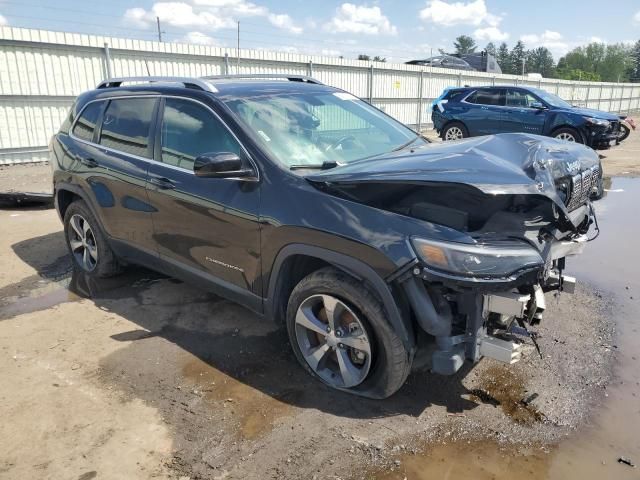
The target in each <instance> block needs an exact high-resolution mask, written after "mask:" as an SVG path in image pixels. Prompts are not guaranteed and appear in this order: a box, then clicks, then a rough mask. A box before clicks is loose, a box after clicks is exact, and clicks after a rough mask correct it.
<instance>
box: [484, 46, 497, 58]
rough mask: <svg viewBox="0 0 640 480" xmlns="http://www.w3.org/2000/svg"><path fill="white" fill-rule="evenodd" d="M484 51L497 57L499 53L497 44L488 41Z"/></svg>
mask: <svg viewBox="0 0 640 480" xmlns="http://www.w3.org/2000/svg"><path fill="white" fill-rule="evenodd" d="M484 51H485V52H487V53H488V54H489V55H491V56H493V57H495V56H496V53H497V51H496V46H495V45H494V44H493V42H489V43H487V46H486V47H484Z"/></svg>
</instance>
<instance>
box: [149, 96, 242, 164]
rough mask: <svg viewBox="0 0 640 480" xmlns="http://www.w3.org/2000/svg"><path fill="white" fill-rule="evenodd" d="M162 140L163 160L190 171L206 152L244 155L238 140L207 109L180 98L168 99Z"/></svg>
mask: <svg viewBox="0 0 640 480" xmlns="http://www.w3.org/2000/svg"><path fill="white" fill-rule="evenodd" d="M161 142H162V162H163V163H166V164H168V165H174V166H176V167H181V168H185V169H188V170H193V164H194V162H195V159H196V157H198V156H200V155H203V154H205V153H221V152H231V153H235V154H236V155H238V156H240V157H242V156H243V153H242V148H241V147H240V145H239V144H238V142H237V141H236V139H235V138H234V137H233V135H232V134H231V133H230V132H229V130H228V129H227V128H226V127H225V126H224V125H223V124H222V122H221V121H220V120H218V119H217V118H216V117H215V116H214V115H213V114H212V113H211V112H210V111H209V110H208V109H207V108H205V107H204V106H202V105H199V104H197V103H195V102H192V101H189V100H181V99H178V98H167V99H166V100H165V105H164V116H163V119H162V138H161Z"/></svg>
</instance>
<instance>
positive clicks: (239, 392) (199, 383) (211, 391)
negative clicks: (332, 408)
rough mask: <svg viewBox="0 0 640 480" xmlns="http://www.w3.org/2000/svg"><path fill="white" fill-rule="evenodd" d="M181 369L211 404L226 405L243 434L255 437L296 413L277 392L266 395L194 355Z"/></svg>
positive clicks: (197, 390)
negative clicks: (281, 419) (275, 394)
mask: <svg viewBox="0 0 640 480" xmlns="http://www.w3.org/2000/svg"><path fill="white" fill-rule="evenodd" d="M182 372H183V374H184V377H185V378H186V379H188V380H190V381H191V382H192V383H191V388H192V389H193V391H194V392H197V393H196V394H197V395H202V396H203V397H204V399H205V401H206V402H207V403H208V404H209V406H210V408H219V406H220V405H221V404H222V406H223V408H225V409H227V411H228V412H229V413H230V415H232V416H233V417H234V418H235V419H236V420H237V421H238V422H239V423H240V428H239V430H238V432H239V434H240V436H241V437H242V438H244V439H247V440H253V439H255V438H257V437H259V436H260V435H262V434H264V433H265V432H268V431H270V430H271V429H272V428H273V425H274V422H275V421H276V420H278V419H279V418H282V417H284V416H287V415H291V414H292V413H293V411H292V410H293V407H292V406H291V405H289V404H287V403H285V402H284V401H281V400H280V399H278V398H277V396H273V395H267V394H265V393H263V392H261V391H259V390H256V389H254V388H252V387H251V386H249V385H248V384H246V383H243V382H241V381H239V380H237V379H236V378H233V377H232V376H231V375H227V374H225V373H224V372H221V371H220V370H218V369H216V368H214V367H212V366H211V365H209V364H208V363H207V362H204V361H202V360H200V359H194V360H192V361H189V362H187V363H186V364H185V365H184V367H183V369H182Z"/></svg>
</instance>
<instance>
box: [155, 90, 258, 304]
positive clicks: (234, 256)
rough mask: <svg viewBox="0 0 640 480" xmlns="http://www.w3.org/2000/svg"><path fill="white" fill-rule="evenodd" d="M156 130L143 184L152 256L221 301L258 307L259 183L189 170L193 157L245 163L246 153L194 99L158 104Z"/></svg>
mask: <svg viewBox="0 0 640 480" xmlns="http://www.w3.org/2000/svg"><path fill="white" fill-rule="evenodd" d="M158 132H159V135H158V138H157V140H156V146H157V147H158V148H157V149H156V150H157V154H156V156H155V160H156V161H155V162H152V164H151V165H150V166H149V183H148V194H149V200H150V203H151V205H152V206H153V208H154V212H153V213H152V215H151V217H152V221H153V229H154V240H155V243H156V248H157V250H158V253H159V254H160V256H161V257H162V258H163V259H165V260H167V261H168V262H169V263H171V264H173V265H174V267H175V268H176V269H177V270H179V271H181V272H182V273H186V274H187V275H190V276H192V277H193V276H195V277H199V278H200V279H203V280H205V281H206V282H207V283H208V284H210V285H211V286H212V287H213V289H214V290H216V287H219V288H220V289H221V290H222V291H221V293H224V294H225V295H226V296H227V297H229V298H232V299H233V300H236V301H239V302H242V303H245V304H246V303H247V302H248V301H249V302H253V301H255V302H256V305H257V304H258V303H259V298H258V293H259V292H257V285H256V283H255V282H256V279H257V278H258V277H259V275H260V250H259V248H260V233H259V224H258V207H259V198H260V196H259V194H260V188H259V183H258V182H256V181H248V180H242V179H224V178H203V177H197V176H195V174H194V172H193V165H194V161H195V159H196V157H198V156H199V155H203V154H205V153H218V152H232V153H235V154H237V155H239V156H240V157H241V158H243V159H244V160H245V161H247V162H248V161H249V157H248V154H247V152H246V151H245V150H244V149H243V148H242V146H241V145H240V143H239V142H238V141H237V139H236V138H235V136H234V135H233V134H232V133H231V132H230V130H229V129H228V128H227V127H226V126H225V124H224V123H223V122H222V121H221V120H220V119H219V117H218V116H217V115H216V114H215V113H214V112H213V110H211V109H210V108H209V107H207V106H205V105H204V104H202V103H200V102H198V101H195V100H190V99H186V98H175V97H170V98H165V99H163V100H162V105H161V119H160V122H159V126H158ZM256 305H253V307H255V306H256ZM249 306H250V307H251V306H252V305H249Z"/></svg>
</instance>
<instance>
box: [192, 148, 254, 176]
mask: <svg viewBox="0 0 640 480" xmlns="http://www.w3.org/2000/svg"><path fill="white" fill-rule="evenodd" d="M193 172H194V173H195V174H196V177H206V178H244V177H252V176H253V173H254V172H253V170H251V169H248V168H243V162H242V159H241V158H240V157H239V156H238V155H236V154H235V153H231V152H217V153H205V154H204V155H200V156H198V157H196V161H195V162H194V164H193Z"/></svg>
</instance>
